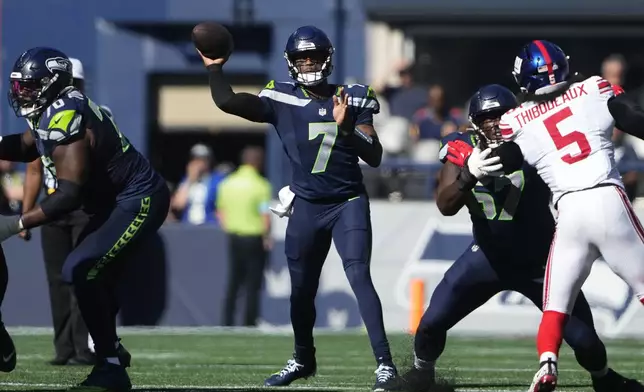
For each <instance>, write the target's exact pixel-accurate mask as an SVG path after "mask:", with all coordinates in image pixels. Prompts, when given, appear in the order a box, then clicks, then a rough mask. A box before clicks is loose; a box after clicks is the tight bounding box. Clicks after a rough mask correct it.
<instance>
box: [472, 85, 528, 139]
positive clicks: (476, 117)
mask: <svg viewBox="0 0 644 392" xmlns="http://www.w3.org/2000/svg"><path fill="white" fill-rule="evenodd" d="M517 106H519V102H518V100H517V97H516V96H515V95H514V94H513V93H512V91H510V90H509V89H508V88H506V87H503V86H501V85H499V84H489V85H487V86H483V87H482V88H480V89H479V90H478V91H477V92H476V93H475V94H474V95H473V96H472V98H470V105H469V110H468V112H469V119H470V122H471V123H472V127H473V128H474V131H475V132H476V133H477V134H478V135H479V137H480V138H482V139H483V140H484V141H485V142H486V143H485V144H486V145H487V146H489V147H495V146H498V145H499V144H500V143H501V140H502V139H501V130H500V129H499V120H500V119H501V116H502V115H503V114H504V113H505V112H507V111H508V110H512V109H514V108H516V107H517Z"/></svg>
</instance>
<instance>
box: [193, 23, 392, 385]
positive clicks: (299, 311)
mask: <svg viewBox="0 0 644 392" xmlns="http://www.w3.org/2000/svg"><path fill="white" fill-rule="evenodd" d="M202 57H203V60H204V64H205V65H206V66H207V68H208V71H209V74H210V89H211V93H212V97H213V100H214V102H215V104H216V105H217V106H218V107H219V108H221V109H222V110H223V111H225V112H227V113H230V114H233V115H236V116H240V117H243V118H245V119H248V120H250V121H254V122H263V123H269V124H272V125H273V126H275V129H276V130H277V134H278V135H279V137H280V139H281V141H282V146H283V148H284V151H285V152H286V155H287V156H288V157H289V159H290V161H291V166H292V172H293V175H292V182H291V185H290V188H291V190H292V191H293V193H294V194H295V198H294V201H293V203H292V213H291V216H290V218H289V223H288V227H287V230H286V243H285V248H286V257H287V261H288V268H289V273H290V277H291V297H290V301H291V324H292V326H293V332H294V335H295V353H294V356H293V358H292V359H289V360H288V362H287V364H286V366H285V367H284V368H283V369H282V370H281V371H279V372H277V373H275V374H274V375H272V376H270V377H269V378H267V379H266V381H265V385H267V386H285V385H289V384H290V383H291V382H293V381H295V380H297V379H301V378H307V377H310V376H313V375H314V374H315V372H316V366H317V365H316V358H315V346H314V343H313V326H314V324H315V318H316V314H315V304H314V300H315V296H316V293H317V289H318V285H319V283H320V273H321V271H322V265H323V264H324V261H325V259H326V257H327V254H328V252H329V248H330V246H331V240H333V241H334V243H335V246H336V248H337V250H338V253H339V254H340V257H341V258H342V262H343V265H344V270H345V273H346V275H347V278H348V280H349V283H350V285H351V288H352V289H353V292H354V293H355V296H356V298H357V301H358V307H359V309H360V313H361V315H362V319H363V320H364V323H365V326H366V329H367V332H368V335H369V340H370V341H371V347H372V350H373V353H374V355H375V357H376V362H377V365H378V367H377V370H376V383H375V386H374V390H375V391H385V390H391V389H392V388H395V386H396V385H397V383H396V382H395V381H396V378H397V371H396V368H395V366H394V363H393V360H392V356H391V352H390V349H389V342H388V341H387V335H386V333H385V328H384V323H383V317H382V306H381V304H380V298H379V297H378V294H377V292H376V290H375V288H374V286H373V282H372V280H371V274H370V271H369V265H370V255H371V218H370V210H369V198H368V196H367V193H366V191H365V187H364V185H363V182H362V171H361V169H360V166H359V164H358V160H359V159H358V158H362V159H363V160H364V161H365V162H366V163H367V164H369V165H371V166H373V167H376V166H379V165H380V160H381V158H382V146H381V145H380V142H379V141H378V137H377V135H376V132H375V130H374V128H373V115H374V114H376V113H378V111H379V104H378V100H377V99H376V96H375V94H374V92H373V90H372V89H371V88H370V87H368V86H363V85H359V84H354V85H347V86H345V85H334V84H331V83H329V82H328V81H327V78H328V77H329V76H330V75H331V72H332V71H333V61H332V59H333V45H332V44H331V41H330V40H329V38H328V37H327V35H326V34H325V33H324V32H323V31H322V30H320V29H318V28H316V27H313V26H303V27H300V28H298V29H297V30H296V31H295V32H293V34H291V36H290V37H289V38H288V41H287V43H286V49H285V51H284V57H285V58H286V64H287V66H288V71H289V73H290V76H291V78H292V79H293V81H294V82H286V83H285V82H276V81H271V82H269V83H268V84H267V85H266V87H265V88H264V89H263V90H262V91H261V92H260V93H259V96H257V95H252V94H246V93H234V92H233V91H232V89H231V87H230V84H229V83H228V82H227V81H226V78H225V77H224V74H223V72H222V66H223V64H224V63H225V62H226V60H227V58H218V59H208V58H206V57H204V56H203V55H202Z"/></svg>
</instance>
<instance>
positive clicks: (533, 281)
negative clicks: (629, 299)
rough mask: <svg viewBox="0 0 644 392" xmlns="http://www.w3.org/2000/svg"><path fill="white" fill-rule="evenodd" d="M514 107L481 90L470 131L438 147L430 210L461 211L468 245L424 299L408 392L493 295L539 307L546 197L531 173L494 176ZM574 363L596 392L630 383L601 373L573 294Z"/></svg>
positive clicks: (509, 99) (598, 345)
mask: <svg viewBox="0 0 644 392" xmlns="http://www.w3.org/2000/svg"><path fill="white" fill-rule="evenodd" d="M517 106H518V102H517V98H516V97H515V96H514V94H513V93H512V92H511V91H510V90H508V89H507V88H505V87H503V86H500V85H496V84H493V85H488V86H484V87H483V88H481V89H480V90H479V91H477V92H476V94H474V96H473V97H472V98H471V100H470V105H469V117H470V121H471V125H472V127H473V130H470V131H467V132H463V133H453V134H451V135H448V136H447V137H445V138H444V139H443V141H442V147H441V150H440V151H441V152H440V154H441V155H440V158H441V161H442V162H443V163H444V166H443V167H442V169H441V171H440V178H439V186H438V197H437V200H436V204H437V206H438V208H439V210H440V211H441V213H442V214H443V215H446V216H452V215H455V214H456V213H457V212H458V211H459V210H460V209H461V208H462V207H463V206H466V207H467V209H468V210H469V213H470V216H471V220H472V226H473V234H474V241H473V242H472V244H471V245H470V246H469V247H468V248H467V249H466V250H465V252H464V253H463V254H462V255H461V256H460V257H459V258H458V260H456V261H455V262H454V264H453V265H452V266H451V267H450V268H449V270H448V271H447V272H446V273H445V276H444V277H443V279H442V280H441V282H440V283H439V284H438V286H437V287H436V289H435V291H434V292H433V294H432V298H431V301H430V304H429V307H428V308H427V310H426V311H425V314H423V317H422V319H421V322H420V325H419V327H418V330H417V333H416V336H415V342H414V351H415V352H414V354H415V360H414V367H413V368H412V370H410V371H409V372H408V373H406V374H405V375H404V376H403V377H402V378H403V379H404V380H405V383H406V384H407V385H408V389H410V390H413V391H423V390H428V389H429V388H430V386H431V385H432V384H433V383H434V366H435V362H436V360H437V359H438V358H439V356H440V355H441V354H442V352H443V350H444V348H445V341H446V338H447V331H448V330H449V329H451V328H452V327H453V326H454V325H455V324H456V323H458V322H459V321H460V320H462V319H463V318H464V317H466V316H467V315H468V314H470V313H471V312H472V311H474V310H475V309H477V308H478V307H479V306H481V305H483V304H484V303H485V302H487V301H488V300H489V299H490V298H492V297H493V296H494V295H495V294H497V293H499V292H501V291H505V290H512V291H517V292H519V293H521V294H523V295H525V296H526V297H527V298H528V299H530V301H532V302H533V303H534V304H535V305H536V306H537V307H539V308H540V309H541V306H542V292H543V280H542V279H541V278H542V277H543V274H544V267H545V265H546V261H547V259H548V252H549V247H550V243H551V241H552V237H553V234H554V230H555V222H554V219H553V216H552V213H551V212H550V191H549V189H548V187H547V186H546V185H545V183H544V182H543V181H542V180H541V178H540V177H539V175H538V174H537V172H536V169H534V168H532V167H530V166H527V165H526V164H525V163H524V165H523V167H522V168H521V169H520V170H518V171H515V172H513V173H510V174H507V175H502V173H501V172H500V170H501V169H502V165H501V164H499V163H498V162H499V160H500V159H499V157H498V156H493V155H494V154H491V152H492V151H495V150H496V148H497V146H500V143H501V133H500V130H499V120H500V118H501V116H502V115H503V114H504V113H505V112H507V111H509V110H512V109H514V108H515V107H517ZM565 339H566V341H567V342H568V344H569V345H570V346H571V347H572V349H573V350H574V352H575V357H576V358H577V361H578V362H579V364H580V365H581V366H582V367H583V368H584V369H586V370H588V371H589V372H590V374H591V376H592V381H593V388H594V389H595V391H598V392H609V391H624V390H626V389H625V388H627V387H628V386H629V385H633V384H636V382H635V381H633V380H628V379H626V378H624V377H623V376H621V375H619V374H618V373H616V372H614V371H613V370H611V369H609V368H608V365H607V358H606V349H605V347H604V344H603V343H602V341H601V340H600V339H599V337H598V336H597V333H596V332H595V327H594V324H593V317H592V313H591V312H590V307H589V305H588V302H587V301H586V298H585V297H584V296H583V293H582V295H580V296H579V297H578V298H577V302H576V303H575V307H574V311H573V313H572V317H571V318H570V321H569V323H568V324H567V326H566V330H565Z"/></svg>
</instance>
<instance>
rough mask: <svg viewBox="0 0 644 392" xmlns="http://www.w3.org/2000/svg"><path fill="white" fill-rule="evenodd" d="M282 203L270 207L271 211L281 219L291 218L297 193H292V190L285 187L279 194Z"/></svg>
mask: <svg viewBox="0 0 644 392" xmlns="http://www.w3.org/2000/svg"><path fill="white" fill-rule="evenodd" d="M277 197H278V198H279V200H280V202H279V204H278V205H277V206H275V207H274V208H273V207H269V209H270V210H271V211H273V213H274V214H275V215H277V216H279V217H280V218H283V217H285V216H286V217H289V216H291V214H292V213H293V201H294V200H295V193H293V192H291V188H289V187H288V186H285V187H284V188H282V189H280V191H279V192H278V193H277Z"/></svg>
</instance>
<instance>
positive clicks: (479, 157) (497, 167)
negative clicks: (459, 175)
mask: <svg viewBox="0 0 644 392" xmlns="http://www.w3.org/2000/svg"><path fill="white" fill-rule="evenodd" d="M490 153H492V149H491V148H489V147H488V148H486V149H485V150H483V151H481V147H479V146H476V147H474V149H473V150H472V154H470V157H469V158H468V160H467V169H468V170H469V171H470V173H472V175H473V176H474V177H476V179H477V180H480V179H481V178H483V177H487V176H492V177H498V176H500V175H502V174H503V164H502V163H501V158H500V157H498V156H494V157H491V158H488V155H490Z"/></svg>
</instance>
